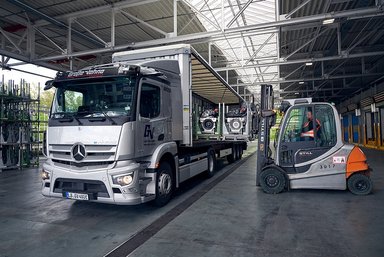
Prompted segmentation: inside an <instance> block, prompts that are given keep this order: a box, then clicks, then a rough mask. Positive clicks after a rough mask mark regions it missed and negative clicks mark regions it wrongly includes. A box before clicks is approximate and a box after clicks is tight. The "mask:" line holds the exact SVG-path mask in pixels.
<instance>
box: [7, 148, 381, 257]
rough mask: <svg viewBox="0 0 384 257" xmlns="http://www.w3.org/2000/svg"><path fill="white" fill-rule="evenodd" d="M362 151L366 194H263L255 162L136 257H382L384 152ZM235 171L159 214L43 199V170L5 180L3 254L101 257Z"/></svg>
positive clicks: (198, 186) (198, 182)
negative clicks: (368, 179)
mask: <svg viewBox="0 0 384 257" xmlns="http://www.w3.org/2000/svg"><path fill="white" fill-rule="evenodd" d="M251 149H254V147H251ZM364 152H365V153H366V154H367V156H368V160H369V163H370V166H371V167H372V168H373V169H374V172H373V174H372V179H373V182H374V192H373V194H372V195H369V196H365V197H359V196H355V195H352V194H351V193H349V192H347V191H325V190H296V191H291V192H285V193H282V194H279V195H267V194H264V193H263V192H262V191H261V189H260V188H257V187H255V161H256V159H255V158H256V156H255V155H252V156H251V157H249V158H248V159H247V160H246V161H245V162H244V163H243V164H242V165H241V166H240V167H239V168H238V169H236V170H235V171H234V172H233V173H231V174H230V175H229V176H227V177H225V178H224V179H223V180H222V181H221V182H220V183H218V184H217V185H216V186H214V187H213V188H212V189H211V190H209V191H207V192H204V193H205V194H204V195H203V196H202V197H201V198H200V199H198V200H197V201H195V202H194V203H193V204H192V205H191V206H190V207H189V208H187V209H186V210H181V211H180V210H179V211H180V212H181V214H180V215H178V216H176V218H174V219H173V220H170V222H169V223H167V224H165V226H164V227H162V228H161V229H160V231H159V232H158V233H156V234H155V235H154V236H153V237H151V238H150V239H149V240H148V241H146V242H144V243H143V244H142V245H141V246H139V247H138V248H137V249H136V250H135V251H133V252H132V253H131V254H130V255H129V256H145V257H148V256H199V257H200V256H222V257H225V256H327V257H328V256H369V257H371V256H383V253H384V244H383V242H384V222H383V221H382V218H383V217H384V205H383V202H384V190H383V189H384V172H383V170H382V169H383V168H382V167H383V166H384V165H383V164H384V161H383V157H384V152H380V151H375V150H370V149H364ZM248 154H249V153H248ZM224 164H225V163H221V165H222V166H223V165H224ZM236 165H238V164H236V163H235V164H232V165H227V166H225V167H223V168H222V169H221V170H220V171H219V172H218V174H216V176H214V177H213V178H211V179H209V180H206V179H204V178H203V177H202V176H198V177H197V178H195V179H192V180H190V181H189V182H188V183H185V184H184V185H183V187H182V188H181V189H180V190H179V192H178V193H177V195H176V196H175V198H174V199H173V200H172V201H171V202H170V203H169V204H168V205H167V206H165V207H163V208H160V209H159V208H156V207H153V206H151V205H148V204H145V205H140V206H113V205H105V204H96V203H87V202H73V201H69V200H62V199H52V198H44V197H43V196H41V194H40V178H39V172H38V169H30V170H22V171H7V172H3V173H0V256H1V257H5V256H7V257H11V256H12V257H13V256H56V257H59V256H82V257H86V256H104V255H106V254H108V253H109V252H110V251H111V250H113V249H115V248H116V247H118V246H119V245H121V244H123V243H124V242H127V240H129V239H132V238H135V235H136V234H138V232H140V231H142V230H143V229H144V228H146V227H148V225H150V224H154V223H156V221H157V220H159V219H160V218H162V217H164V214H165V213H169V212H172V210H175V209H177V207H178V206H180V205H181V204H182V203H183V202H185V201H186V200H188V199H190V198H191V197H192V196H194V195H195V194H196V192H199V191H204V190H206V188H207V185H209V184H210V183H213V182H214V181H215V179H218V178H220V177H221V176H223V175H224V174H226V173H228V172H229V171H230V169H231V168H233V167H235V166H236ZM129 242H130V241H128V243H129ZM121 256H124V255H121Z"/></svg>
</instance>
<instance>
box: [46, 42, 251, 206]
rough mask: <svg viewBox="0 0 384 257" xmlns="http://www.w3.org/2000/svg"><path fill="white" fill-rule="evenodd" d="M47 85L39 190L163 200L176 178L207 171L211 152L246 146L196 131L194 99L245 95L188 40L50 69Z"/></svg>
mask: <svg viewBox="0 0 384 257" xmlns="http://www.w3.org/2000/svg"><path fill="white" fill-rule="evenodd" d="M50 88H55V95H54V99H53V103H52V107H51V112H50V118H49V122H48V129H47V131H46V136H45V140H44V142H45V143H44V152H45V154H46V156H47V161H46V162H45V163H44V164H43V169H42V193H43V195H45V196H49V197H60V198H67V199H75V200H86V201H95V202H102V203H112V204H122V205H132V204H140V203H144V202H148V201H152V200H153V201H154V203H155V204H157V205H159V206H162V205H165V204H166V203H167V202H168V201H169V200H170V199H171V196H172V193H173V192H174V191H175V189H176V188H177V187H179V185H180V183H181V182H183V181H185V180H187V179H189V178H191V177H193V176H195V175H197V174H200V173H203V172H206V174H207V175H208V176H213V174H214V172H215V169H216V160H217V159H218V158H222V157H227V159H228V161H229V162H232V161H235V160H237V159H240V158H241V155H242V153H243V150H244V149H246V147H247V145H246V142H245V141H242V140H236V141H234V140H230V141H227V140H223V139H222V138H220V137H217V138H215V139H214V140H211V139H209V138H203V139H201V138H199V137H198V136H197V134H199V133H198V132H201V131H196V128H198V126H195V125H196V124H193V122H195V123H196V122H197V123H198V122H199V121H198V118H196V117H199V115H200V113H199V112H200V111H202V110H203V108H202V106H204V108H207V107H211V108H216V107H217V106H220V105H221V103H227V104H236V103H237V104H238V103H240V102H241V101H243V99H242V98H241V97H240V96H239V95H238V94H237V93H236V91H234V90H233V89H232V88H231V87H230V86H229V85H228V84H227V83H226V82H225V80H223V79H222V78H221V77H220V76H219V75H218V74H217V73H216V72H215V71H214V70H213V68H212V67H211V66H210V65H209V64H208V63H207V62H206V61H205V60H204V59H203V58H202V57H201V56H200V55H199V54H198V53H197V52H196V51H195V50H194V49H193V48H192V47H191V46H190V45H185V44H182V45H172V46H162V47H157V48H150V49H140V50H133V51H126V52H120V53H115V54H113V56H112V63H110V64H104V65H98V66H93V67H89V68H84V69H81V70H78V71H68V72H58V74H57V76H56V78H55V79H54V80H51V81H48V82H47V83H46V86H45V89H46V90H48V89H50ZM219 115H221V116H223V114H220V113H219Z"/></svg>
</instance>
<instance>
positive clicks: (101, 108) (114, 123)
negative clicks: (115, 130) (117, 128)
mask: <svg viewBox="0 0 384 257" xmlns="http://www.w3.org/2000/svg"><path fill="white" fill-rule="evenodd" d="M96 108H97V109H98V110H99V111H100V112H101V113H102V114H103V115H104V117H106V118H107V119H108V120H109V121H110V122H111V123H112V125H116V124H117V123H116V122H115V121H114V120H113V119H112V118H111V117H110V116H109V115H108V114H107V113H106V112H105V111H104V110H103V107H101V106H100V105H98V104H96Z"/></svg>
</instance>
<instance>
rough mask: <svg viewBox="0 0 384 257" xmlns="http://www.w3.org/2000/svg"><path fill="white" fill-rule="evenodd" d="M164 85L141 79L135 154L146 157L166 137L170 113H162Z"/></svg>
mask: <svg viewBox="0 0 384 257" xmlns="http://www.w3.org/2000/svg"><path fill="white" fill-rule="evenodd" d="M163 91H164V85H163V84H162V83H160V82H158V81H155V80H152V79H148V78H143V79H142V81H141V83H140V93H139V102H138V122H137V123H136V124H137V127H136V131H137V132H136V154H137V156H138V157H139V156H148V155H151V154H152V153H153V151H154V150H155V149H156V147H157V146H158V145H159V144H161V143H163V142H164V141H165V140H166V139H167V137H168V134H169V132H168V127H169V126H168V125H169V124H168V123H169V122H168V121H169V118H170V113H164V111H163V109H164V108H162V106H164V104H163V105H162V101H163V94H164V93H163Z"/></svg>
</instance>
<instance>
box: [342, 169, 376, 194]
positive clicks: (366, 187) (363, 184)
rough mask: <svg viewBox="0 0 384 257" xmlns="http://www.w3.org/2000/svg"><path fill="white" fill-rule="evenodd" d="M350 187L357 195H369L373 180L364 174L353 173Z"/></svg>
mask: <svg viewBox="0 0 384 257" xmlns="http://www.w3.org/2000/svg"><path fill="white" fill-rule="evenodd" d="M348 189H349V191H351V192H352V193H353V194H355V195H367V194H369V193H371V191H372V180H371V179H370V178H369V177H368V176H366V175H364V174H362V173H356V174H353V175H352V176H351V177H350V178H349V179H348Z"/></svg>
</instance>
